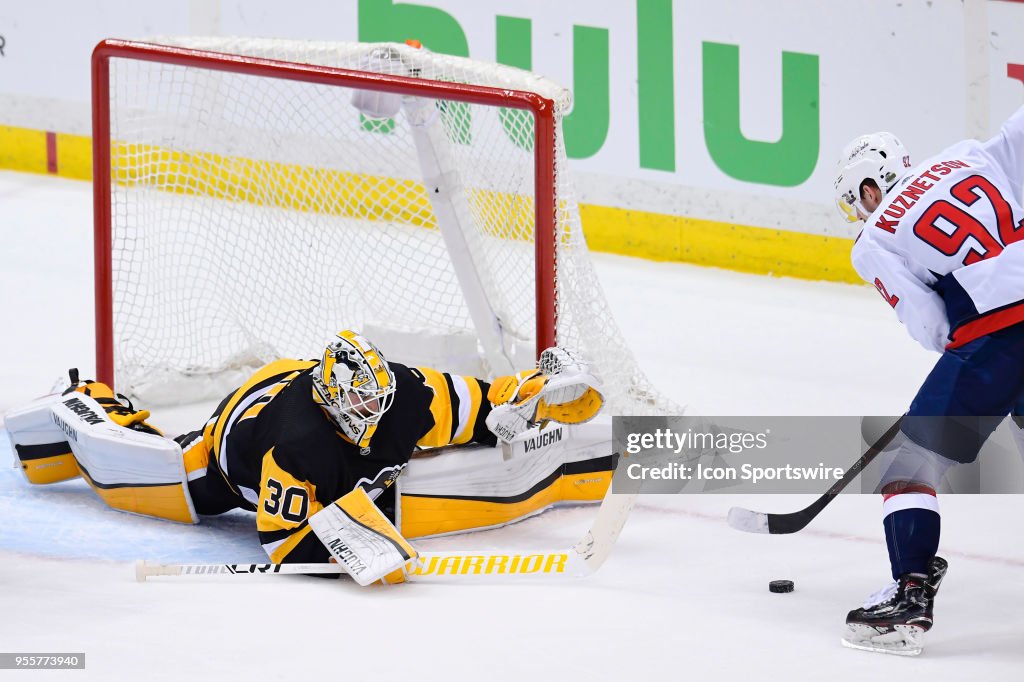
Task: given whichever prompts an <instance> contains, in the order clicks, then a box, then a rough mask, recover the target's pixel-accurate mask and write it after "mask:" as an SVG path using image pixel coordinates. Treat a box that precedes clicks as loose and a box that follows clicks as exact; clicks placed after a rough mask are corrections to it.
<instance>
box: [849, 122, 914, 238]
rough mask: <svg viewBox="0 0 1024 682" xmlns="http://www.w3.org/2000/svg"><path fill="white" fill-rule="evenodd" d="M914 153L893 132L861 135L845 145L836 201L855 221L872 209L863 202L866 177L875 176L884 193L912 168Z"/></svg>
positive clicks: (850, 220)
mask: <svg viewBox="0 0 1024 682" xmlns="http://www.w3.org/2000/svg"><path fill="white" fill-rule="evenodd" d="M910 167H911V164H910V153H909V152H907V149H906V147H904V146H903V143H901V142H900V141H899V139H897V138H896V136H895V135H893V134H892V133H884V132H883V133H871V134H868V135H861V136H860V137H858V138H857V139H855V140H853V141H852V142H850V143H849V144H848V145H846V146H845V147H844V148H843V152H842V154H841V155H840V157H839V166H838V168H837V169H836V179H835V193H836V205H837V206H838V207H839V212H840V213H842V214H843V217H844V218H845V219H846V221H847V222H851V223H855V222H857V221H859V220H861V218H860V217H859V216H858V215H857V212H858V211H860V213H861V215H864V216H867V215H869V214H870V213H871V211H868V210H867V209H865V208H864V205H863V204H862V203H861V198H860V189H861V185H862V184H863V183H864V181H865V180H874V182H875V184H877V185H878V188H879V189H880V190H882V193H883V194H888V193H889V191H890V190H891V189H892V188H893V187H895V186H896V184H897V183H899V181H900V180H902V179H903V178H904V177H906V176H907V174H908V173H909V172H910Z"/></svg>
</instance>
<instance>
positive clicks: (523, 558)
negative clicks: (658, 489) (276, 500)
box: [135, 485, 636, 583]
mask: <svg viewBox="0 0 1024 682" xmlns="http://www.w3.org/2000/svg"><path fill="white" fill-rule="evenodd" d="M635 502H636V494H622V495H616V494H614V493H612V490H611V486H610V485H609V487H608V492H607V493H606V494H605V497H604V499H603V500H602V501H601V506H600V508H599V509H598V511H597V518H595V519H594V523H593V525H592V526H591V527H590V530H588V531H587V533H586V535H584V536H583V538H582V539H580V541H579V542H577V543H576V544H575V545H573V546H572V547H570V548H569V549H566V550H563V551H556V552H552V551H547V550H542V551H534V550H518V551H514V552H503V551H494V550H483V551H453V552H420V553H419V556H418V557H417V558H416V560H415V561H414V563H413V565H412V567H410V568H409V570H408V571H407V575H406V581H407V582H435V583H459V582H469V581H472V580H474V579H475V580H480V579H485V580H486V579H492V580H494V579H496V580H502V581H505V580H509V581H514V580H529V579H536V578H549V579H550V578H582V577H584V576H588V575H590V574H591V573H593V572H594V571H596V570H597V569H598V568H600V567H601V565H602V564H603V563H604V562H605V560H606V559H607V558H608V555H609V554H611V551H612V547H613V546H614V545H615V542H616V540H618V538H619V534H620V533H621V532H622V528H623V526H624V525H625V523H626V519H627V518H628V517H629V513H630V511H631V510H632V509H633V504H634V503H635ZM332 573H333V574H344V570H343V569H342V567H341V566H340V565H339V564H269V563H268V564H154V563H148V562H144V561H139V562H137V563H136V565H135V579H136V580H138V581H139V582H145V581H146V579H147V578H150V577H155V576H177V577H195V576H209V575H226V574H230V575H296V574H300V575H316V574H332Z"/></svg>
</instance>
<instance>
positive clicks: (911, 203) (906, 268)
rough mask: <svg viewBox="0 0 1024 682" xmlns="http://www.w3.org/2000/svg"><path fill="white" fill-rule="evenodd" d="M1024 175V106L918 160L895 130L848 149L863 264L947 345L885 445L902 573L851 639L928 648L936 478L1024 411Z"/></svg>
mask: <svg viewBox="0 0 1024 682" xmlns="http://www.w3.org/2000/svg"><path fill="white" fill-rule="evenodd" d="M1022 187H1024V108H1022V109H1020V110H1018V111H1017V112H1016V113H1015V114H1014V115H1013V116H1012V117H1011V118H1010V119H1009V120H1008V121H1006V123H1005V124H1004V125H1003V127H1002V129H1001V131H1000V132H999V134H998V135H996V136H995V137H993V138H992V139H990V140H988V141H987V142H978V141H975V140H965V141H963V142H959V143H957V144H954V145H953V146H951V147H949V148H947V149H944V150H943V151H942V152H940V153H939V154H937V155H935V156H933V157H931V158H929V159H926V160H924V161H923V162H921V163H919V164H917V165H912V164H911V161H910V155H909V154H908V152H907V150H906V149H905V148H904V147H903V145H902V144H901V143H900V142H899V140H898V139H897V138H896V137H895V136H893V135H892V134H890V133H874V134H870V135H864V136H861V137H858V138H857V139H855V140H854V141H853V142H851V143H850V144H849V145H847V146H846V148H845V149H844V150H843V153H842V156H841V159H840V162H839V168H838V172H837V174H836V181H835V190H836V199H837V202H838V205H839V208H840V210H841V211H842V213H843V215H844V216H846V217H847V219H849V220H851V221H857V220H861V221H864V227H863V229H862V231H861V233H860V235H859V236H858V238H857V241H856V243H855V245H854V247H853V253H852V260H853V266H854V268H855V269H856V270H857V272H858V274H860V276H861V277H863V278H864V279H865V280H866V281H867V282H869V283H871V284H873V285H874V286H875V288H876V289H878V291H879V293H880V294H881V295H882V297H883V298H884V299H885V301H886V302H887V303H888V304H889V305H890V306H892V308H893V309H894V310H895V312H896V316H897V317H898V318H899V320H900V322H902V323H903V324H904V325H905V326H906V327H907V331H908V332H909V333H910V335H911V336H912V337H913V338H914V339H916V340H917V341H918V342H919V343H920V344H921V345H922V346H924V347H925V348H927V349H928V350H933V351H936V352H938V353H941V354H942V355H941V356H940V357H939V360H938V362H936V364H935V367H934V369H933V370H932V371H931V373H930V374H929V375H928V377H927V379H925V382H924V384H923V385H922V386H921V388H920V390H919V391H918V393H917V395H916V396H915V397H914V399H913V401H912V402H911V405H910V408H909V410H908V412H907V415H906V417H905V418H904V420H903V423H902V426H901V433H900V434H899V436H898V437H897V440H896V441H894V445H895V446H894V447H893V448H892V449H891V450H890V452H888V453H886V455H884V457H887V458H888V461H887V462H884V463H883V465H884V467H885V468H884V469H883V471H884V472H885V473H884V475H883V478H882V494H883V499H884V502H883V514H884V527H885V537H886V543H887V545H888V550H889V558H890V563H891V571H892V577H893V580H894V582H893V583H892V584H891V585H890V586H888V587H887V588H885V589H883V590H881V591H879V592H878V593H876V594H875V595H872V597H871V598H869V599H868V601H867V602H866V603H865V604H864V606H863V607H862V608H858V609H855V610H853V611H851V612H850V613H849V615H848V616H847V620H846V622H847V633H846V635H845V637H844V643H845V644H847V645H849V646H852V647H854V648H863V649H870V650H878V651H887V652H893V653H903V654H917V653H920V651H921V635H922V634H923V633H924V632H926V631H927V630H929V629H930V628H931V626H932V623H933V606H934V600H935V596H936V593H937V591H938V588H939V584H940V583H941V581H942V578H943V576H944V574H945V572H946V568H947V564H946V561H944V560H943V559H942V558H940V557H937V556H936V552H937V550H938V546H939V506H938V502H937V499H936V495H935V490H936V488H937V487H938V485H939V483H940V482H941V481H942V479H943V476H944V475H945V473H946V472H947V471H948V470H949V469H950V467H952V466H954V465H956V464H957V463H967V462H972V461H974V459H975V458H976V457H977V455H978V451H979V449H980V448H981V445H982V444H983V443H984V441H985V439H986V438H987V437H988V436H989V435H990V434H991V433H992V431H993V430H994V429H995V427H996V426H997V425H998V424H999V422H1000V421H1001V420H1002V419H1003V418H1004V417H1005V416H1006V415H1007V414H1013V415H1015V416H1017V415H1021V414H1024V324H1021V323H1022V322H1024V242H1021V240H1022V239H1024V208H1022V196H1021V194H1022ZM1014 431H1015V432H1017V431H1018V429H1014ZM1015 437H1017V439H1018V443H1019V444H1021V443H1024V438H1022V437H1021V434H1020V433H1015ZM1022 451H1024V450H1022Z"/></svg>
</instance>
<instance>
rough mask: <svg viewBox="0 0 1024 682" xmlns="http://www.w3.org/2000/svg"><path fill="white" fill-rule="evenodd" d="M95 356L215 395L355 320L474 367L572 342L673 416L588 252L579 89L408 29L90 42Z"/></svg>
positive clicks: (488, 370)
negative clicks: (578, 192)
mask: <svg viewBox="0 0 1024 682" xmlns="http://www.w3.org/2000/svg"><path fill="white" fill-rule="evenodd" d="M93 98H94V101H93V109H94V116H93V128H94V130H93V134H94V178H95V193H96V209H95V210H96V225H95V229H96V278H97V279H96V293H97V296H96V300H97V370H98V374H99V377H100V378H101V379H102V380H106V381H111V382H113V383H114V384H115V385H116V387H117V389H118V390H119V391H121V392H124V393H126V394H128V395H133V396H136V397H138V398H140V399H141V400H143V401H145V402H147V403H149V404H161V403H183V402H191V401H194V400H198V399H204V398H217V397H220V396H222V395H224V394H225V393H226V392H227V391H229V390H231V389H232V388H233V387H235V386H237V385H238V384H239V383H240V382H241V381H242V380H243V379H244V378H246V377H247V376H248V374H249V373H251V372H252V371H253V369H255V368H256V367H259V366H260V365H262V364H264V363H266V362H269V361H271V360H273V359H276V358H280V357H297V358H316V357H319V355H320V353H321V352H322V347H323V344H324V342H325V341H326V340H327V339H328V338H329V337H331V336H332V335H333V334H334V333H336V332H337V331H338V330H340V329H345V328H351V329H357V330H360V331H361V332H363V333H364V334H365V335H366V336H367V337H368V338H369V339H371V340H372V341H374V342H375V343H376V344H377V345H378V346H379V347H380V348H381V350H382V351H383V352H384V354H385V356H386V357H388V358H389V359H392V360H396V361H399V362H404V363H407V364H426V365H431V366H435V367H437V368H439V369H443V370H446V371H453V372H462V373H467V374H474V375H479V376H495V375H498V374H503V373H508V372H510V371H513V370H518V369H523V368H526V367H529V366H532V365H533V363H534V361H535V359H536V356H537V353H538V352H539V350H541V349H543V348H544V347H545V346H547V345H552V344H554V343H557V344H559V345H564V346H567V347H570V348H574V349H577V350H578V351H579V352H580V353H582V354H583V356H584V357H586V358H587V359H588V360H590V361H591V362H592V363H593V364H594V365H595V366H596V367H597V369H598V371H599V373H600V374H601V375H602V377H603V378H604V381H605V390H606V394H607V396H608V400H609V408H610V410H611V411H612V412H614V413H620V414H625V413H631V414H647V413H665V412H667V413H674V412H678V411H679V408H678V406H676V405H674V404H672V403H671V402H670V401H668V400H667V399H665V398H664V397H663V396H661V395H660V394H658V393H657V391H656V390H654V389H653V388H652V386H651V385H650V383H649V382H648V380H647V379H646V377H645V376H644V375H643V373H642V372H641V371H640V369H639V368H638V367H637V364H636V361H635V360H634V358H633V354H632V353H631V352H630V350H629V348H628V347H627V346H626V344H625V342H624V341H623V339H622V336H621V334H620V332H619V331H618V329H617V327H616V325H615V323H614V321H613V320H612V317H611V313H610V311H609V309H608V305H607V303H606V301H605V299H604V296H603V293H602V291H601V287H600V284H599V282H598V279H597V277H596V275H595V272H594V269H593V266H592V264H591V261H590V257H589V255H588V251H587V246H586V242H585V240H584V236H583V231H582V226H581V224H580V216H579V210H578V206H577V202H576V198H575V197H574V195H573V191H572V189H571V186H570V183H569V174H568V169H567V162H566V155H565V148H564V143H563V139H562V132H561V119H562V116H563V115H565V114H566V113H567V112H568V110H569V108H570V107H571V102H572V99H571V94H570V93H569V91H568V90H566V89H564V88H562V87H561V86H558V85H557V84H555V83H553V82H551V81H549V80H547V79H544V78H542V77H540V76H538V75H536V74H532V73H529V72H526V71H521V70H518V69H513V68H510V67H504V66H500V65H496V64H490V63H483V62H478V61H473V60H469V59H463V58H456V57H450V56H445V55H439V54H434V53H431V52H429V51H427V50H425V49H419V48H417V47H414V46H410V45H402V44H391V43H387V44H360V43H326V42H308V41H287V40H265V39H231V38H166V39H159V40H151V41H149V42H148V43H135V42H127V41H113V40H111V41H104V42H102V43H100V45H98V46H97V48H96V50H95V51H94V55H93Z"/></svg>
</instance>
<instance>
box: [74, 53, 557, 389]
mask: <svg viewBox="0 0 1024 682" xmlns="http://www.w3.org/2000/svg"><path fill="white" fill-rule="evenodd" d="M112 59H130V60H141V61H148V62H160V63H165V64H174V65H179V66H186V67H195V68H200V69H207V70H213V71H224V72H231V73H238V74H245V75H252V76H266V77H271V78H276V79H285V80H293V81H301V82H307V83H317V84H322V85H337V86H347V87H358V88H360V89H364V90H372V91H387V92H390V93H397V94H401V95H410V96H421V97H430V98H434V99H438V100H452V101H459V102H468V103H476V104H486V105H490V106H501V107H505V108H512V109H522V110H526V111H529V112H530V113H532V115H533V117H534V121H535V124H534V134H535V142H534V149H535V150H536V153H535V158H536V161H535V171H534V183H535V190H534V191H535V193H536V194H535V195H536V197H537V200H536V202H535V220H536V237H535V240H534V247H535V253H536V275H535V276H536V284H535V294H536V320H537V331H536V333H537V345H536V348H537V353H539V351H540V350H542V349H543V348H545V347H548V346H551V345H554V344H555V328H556V306H555V284H554V273H555V269H556V263H555V259H556V250H555V237H556V233H555V214H556V205H555V204H556V198H555V193H554V191H553V188H554V185H555V162H554V159H553V154H554V150H555V127H554V106H553V103H552V101H551V100H549V99H545V98H544V97H541V96H540V95H538V94H536V93H532V92H525V91H516V90H508V89H502V88H495V87H487V86H480V85H469V84H463V83H453V82H442V81H435V80H423V79H418V78H411V77H406V76H400V75H391V74H385V73H371V72H365V71H355V70H351V69H344V68H331V67H324V66H317V65H312V64H300V63H295V62H286V61H278V60H273V59H264V58H258V57H247V56H241V55H232V54H224V53H218V52H211V51H204V50H195V49H187V48H182V47H174V46H167V45H159V44H150V43H144V42H136V41H128V40H104V41H102V42H100V43H99V44H98V45H97V46H96V48H95V49H94V51H93V54H92V111H93V191H94V259H95V305H96V371H97V378H98V379H99V380H100V381H104V382H106V383H109V384H113V383H114V348H115V343H116V340H115V336H114V308H113V306H114V303H113V289H112V282H113V278H112V249H113V244H112V238H111V187H112V178H111V143H112V140H111V129H110V106H111V105H110V101H111V94H110V62H111V60H112Z"/></svg>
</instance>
